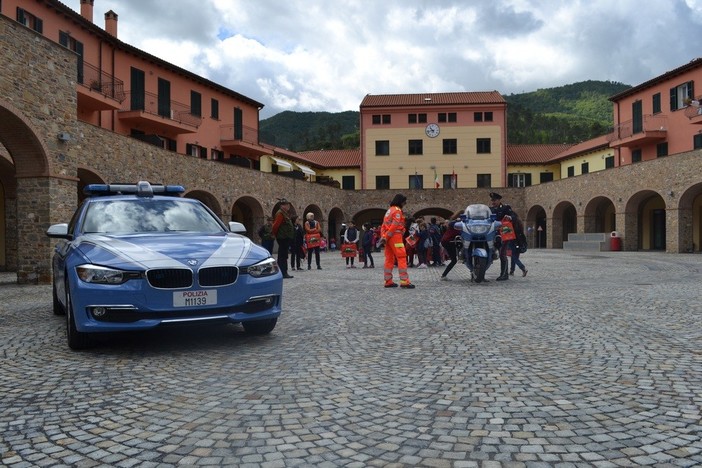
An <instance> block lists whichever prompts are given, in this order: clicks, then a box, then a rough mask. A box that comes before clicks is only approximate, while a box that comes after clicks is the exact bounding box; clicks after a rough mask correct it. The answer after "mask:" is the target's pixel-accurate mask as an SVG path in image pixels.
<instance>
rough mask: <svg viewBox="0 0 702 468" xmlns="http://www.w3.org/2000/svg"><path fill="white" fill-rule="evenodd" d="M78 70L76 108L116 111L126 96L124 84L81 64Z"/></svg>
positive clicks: (95, 68) (98, 70)
mask: <svg viewBox="0 0 702 468" xmlns="http://www.w3.org/2000/svg"><path fill="white" fill-rule="evenodd" d="M80 65H81V66H79V68H78V80H77V81H78V85H77V86H76V90H77V94H78V108H79V109H81V110H87V111H102V110H118V109H119V108H120V107H121V105H122V102H123V101H124V99H125V97H126V95H125V93H124V82H123V81H122V80H120V79H118V78H115V76H114V75H111V74H109V73H106V72H104V71H101V70H100V69H99V68H97V67H96V66H94V65H91V64H89V63H85V62H83V63H82V64H80Z"/></svg>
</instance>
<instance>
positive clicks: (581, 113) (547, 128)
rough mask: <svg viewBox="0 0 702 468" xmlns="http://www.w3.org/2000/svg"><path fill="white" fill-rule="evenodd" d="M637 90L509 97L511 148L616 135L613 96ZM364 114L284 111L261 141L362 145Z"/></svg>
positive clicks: (595, 88) (296, 146) (576, 88)
mask: <svg viewBox="0 0 702 468" xmlns="http://www.w3.org/2000/svg"><path fill="white" fill-rule="evenodd" d="M629 88H631V86H630V85H626V84H623V83H619V82H613V81H596V80H587V81H581V82H578V83H572V84H568V85H564V86H558V87H554V88H540V89H537V90H536V91H530V92H525V93H518V94H514V93H513V94H509V95H503V97H504V98H505V100H506V101H507V142H508V143H509V144H560V143H569V144H575V143H580V142H582V141H586V140H589V139H592V138H595V137H598V136H601V135H603V134H606V133H608V132H609V131H611V128H612V125H613V115H612V109H613V106H612V103H611V102H610V101H609V97H611V96H614V95H616V94H618V93H620V92H622V91H625V90H627V89H629ZM359 119H360V112H358V111H344V112H295V111H283V112H280V113H278V114H276V115H274V116H271V117H269V118H267V119H264V120H261V122H260V123H259V135H260V140H261V141H262V142H264V143H268V144H271V145H275V146H278V147H281V148H286V149H288V150H290V151H298V152H299V151H310V150H320V149H350V148H357V147H358V146H359V141H360V139H359V136H360V135H359Z"/></svg>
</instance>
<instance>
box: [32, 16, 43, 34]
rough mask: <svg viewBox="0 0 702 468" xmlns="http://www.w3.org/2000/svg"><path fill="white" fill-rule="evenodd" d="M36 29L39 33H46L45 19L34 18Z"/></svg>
mask: <svg viewBox="0 0 702 468" xmlns="http://www.w3.org/2000/svg"><path fill="white" fill-rule="evenodd" d="M34 30H35V31H36V32H38V33H39V34H44V21H42V20H40V19H39V18H34Z"/></svg>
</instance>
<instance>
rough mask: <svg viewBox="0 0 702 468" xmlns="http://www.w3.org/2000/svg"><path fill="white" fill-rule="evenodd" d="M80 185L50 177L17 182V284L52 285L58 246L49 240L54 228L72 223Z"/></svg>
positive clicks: (30, 178)
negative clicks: (53, 262)
mask: <svg viewBox="0 0 702 468" xmlns="http://www.w3.org/2000/svg"><path fill="white" fill-rule="evenodd" d="M76 190H77V187H76V181H72V180H64V179H56V178H49V177H27V178H18V179H17V213H21V215H19V216H18V217H17V238H18V248H17V282H18V283H20V284H28V283H33V284H37V283H39V284H47V283H50V282H51V257H52V255H53V246H54V245H55V242H53V241H52V240H50V239H49V238H48V237H47V236H46V230H47V229H48V227H49V226H50V225H51V224H54V223H59V222H66V223H67V222H68V221H69V220H70V219H71V216H72V215H73V212H74V211H75V208H76V203H77V196H76Z"/></svg>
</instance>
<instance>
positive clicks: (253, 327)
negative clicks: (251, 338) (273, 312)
mask: <svg viewBox="0 0 702 468" xmlns="http://www.w3.org/2000/svg"><path fill="white" fill-rule="evenodd" d="M276 323H278V319H277V318H272V319H267V320H254V321H251V322H242V323H241V325H242V326H243V327H244V331H245V332H246V333H247V334H249V335H267V334H269V333H270V332H272V331H273V329H274V328H275V324H276Z"/></svg>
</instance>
